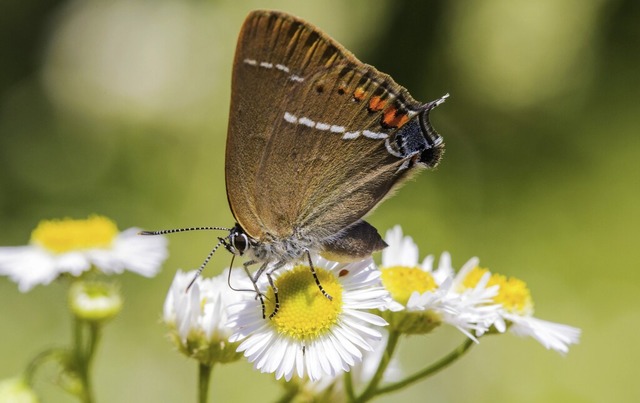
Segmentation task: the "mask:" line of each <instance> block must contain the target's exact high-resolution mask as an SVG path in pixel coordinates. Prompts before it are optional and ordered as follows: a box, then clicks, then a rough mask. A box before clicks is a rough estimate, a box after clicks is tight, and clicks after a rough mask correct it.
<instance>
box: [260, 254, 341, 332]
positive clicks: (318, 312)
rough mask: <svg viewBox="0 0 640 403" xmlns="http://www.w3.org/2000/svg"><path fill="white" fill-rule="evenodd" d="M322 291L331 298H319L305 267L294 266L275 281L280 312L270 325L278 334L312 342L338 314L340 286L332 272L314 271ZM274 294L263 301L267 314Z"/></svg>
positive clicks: (329, 325) (316, 288)
mask: <svg viewBox="0 0 640 403" xmlns="http://www.w3.org/2000/svg"><path fill="white" fill-rule="evenodd" d="M316 273H317V275H318V279H319V280H320V284H322V288H324V290H325V291H326V292H327V293H328V294H329V295H330V296H331V297H332V300H329V299H328V298H327V297H325V296H324V295H322V292H320V289H319V288H318V285H317V284H316V282H315V281H314V279H313V276H312V275H311V271H310V269H309V267H308V266H303V265H298V266H296V267H294V268H293V270H291V271H287V272H286V273H284V274H282V275H281V276H280V277H278V279H277V280H276V281H275V285H276V287H277V288H278V298H279V299H280V309H279V310H278V313H277V314H276V315H275V316H274V317H273V318H272V319H271V321H270V323H271V324H272V326H274V327H275V329H276V331H277V332H278V333H279V334H283V335H286V336H288V337H291V338H293V339H297V340H302V341H305V340H310V339H315V338H317V337H318V336H321V335H323V334H325V333H327V332H328V331H329V330H330V329H332V328H333V327H334V326H335V325H336V323H337V322H338V319H339V317H340V314H341V313H342V291H343V289H342V285H341V284H340V282H338V279H337V278H336V277H335V275H334V274H333V273H331V272H330V271H327V270H323V269H318V268H316ZM274 302H275V299H274V293H273V290H272V289H270V290H269V292H268V293H267V298H266V299H265V303H266V308H267V312H273V309H274V307H275V306H274Z"/></svg>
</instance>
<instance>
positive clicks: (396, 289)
mask: <svg viewBox="0 0 640 403" xmlns="http://www.w3.org/2000/svg"><path fill="white" fill-rule="evenodd" d="M380 272H381V273H382V285H384V288H386V289H387V291H389V293H390V294H391V297H393V299H394V300H395V301H397V302H399V303H400V304H402V305H407V302H408V301H409V297H411V294H413V292H414V291H417V292H419V293H420V294H422V293H424V292H426V291H432V290H435V289H436V282H435V280H434V279H433V276H432V275H431V274H430V273H428V272H426V271H424V270H422V269H421V268H419V267H405V266H392V267H385V268H382V269H380Z"/></svg>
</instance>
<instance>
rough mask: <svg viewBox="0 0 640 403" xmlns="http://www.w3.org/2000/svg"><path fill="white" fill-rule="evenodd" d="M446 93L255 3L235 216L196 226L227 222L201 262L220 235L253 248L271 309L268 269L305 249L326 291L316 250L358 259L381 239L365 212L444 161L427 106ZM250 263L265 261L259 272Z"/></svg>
mask: <svg viewBox="0 0 640 403" xmlns="http://www.w3.org/2000/svg"><path fill="white" fill-rule="evenodd" d="M447 96H448V95H445V96H444V97H442V98H439V99H437V100H435V101H432V102H428V103H426V104H423V103H420V102H417V101H416V100H414V99H413V98H412V97H411V95H410V94H409V92H408V91H407V90H406V89H405V88H403V87H402V86H400V85H398V84H397V83H396V82H395V81H393V79H392V78H391V77H390V76H388V75H386V74H384V73H381V72H379V71H378V70H376V69H375V68H374V67H373V66H370V65H367V64H365V63H362V62H361V61H359V60H358V59H357V58H356V57H355V56H354V55H353V54H351V52H349V51H348V50H347V49H345V48H344V47H343V46H342V45H340V44H339V43H338V42H336V41H335V40H333V39H332V38H330V37H329V36H328V35H327V34H325V33H324V32H322V31H321V30H320V29H318V28H316V27H315V26H313V25H311V24H310V23H308V22H306V21H304V20H302V19H300V18H297V17H294V16H292V15H289V14H286V13H283V12H279V11H265V10H258V11H253V12H251V13H250V14H249V15H248V17H247V18H246V20H245V22H244V24H243V26H242V29H241V31H240V35H239V39H238V44H237V48H236V53H235V59H234V62H233V75H232V82H231V108H230V116H229V127H228V133H227V143H226V154H225V180H226V188H227V198H228V201H229V207H230V208H231V212H232V214H233V216H234V218H235V220H236V224H235V225H234V226H233V227H232V228H229V229H227V228H220V227H205V228H201V229H224V230H228V231H229V233H228V235H227V236H226V237H221V238H219V243H218V244H217V245H216V247H215V248H214V249H213V251H212V252H211V253H210V254H209V256H208V257H207V259H206V260H205V263H204V264H203V265H202V266H201V267H200V270H199V272H200V271H202V269H203V268H204V265H205V264H206V263H207V262H208V260H209V258H210V257H211V255H212V254H213V252H215V250H216V249H217V248H218V247H219V246H220V245H221V244H222V245H224V247H225V248H226V249H227V250H228V251H230V252H231V253H233V254H234V256H235V255H239V256H246V257H248V260H247V261H246V262H245V263H244V265H243V266H244V268H245V270H246V271H247V273H248V274H249V276H250V277H251V278H252V280H253V283H254V287H255V291H256V293H257V294H258V296H259V297H260V300H261V302H262V309H263V317H266V314H265V312H264V310H265V305H264V301H263V296H262V294H261V293H260V291H259V290H258V286H257V281H258V279H259V278H260V276H261V275H262V274H265V275H266V276H267V278H268V280H269V282H270V284H271V286H272V287H274V289H275V286H274V285H273V284H274V283H273V280H272V274H273V272H274V271H276V270H278V269H280V268H282V267H283V266H284V265H286V264H288V263H291V262H296V261H300V260H303V259H304V260H306V261H308V263H309V266H310V269H311V272H312V274H313V276H314V278H315V281H316V283H317V285H318V288H319V289H320V291H321V292H322V294H323V295H324V296H325V297H327V298H329V299H331V296H330V295H329V294H328V293H326V291H325V290H324V289H323V287H322V284H321V283H320V281H319V280H318V277H317V275H316V273H315V269H314V267H313V263H312V259H311V253H319V254H321V255H322V256H324V257H326V258H328V259H330V260H336V261H354V260H361V259H363V258H365V257H367V256H369V255H371V253H372V252H375V251H378V250H381V249H382V248H384V247H385V246H386V244H385V242H384V241H383V239H382V238H381V237H380V235H379V234H378V232H377V230H376V229H375V228H374V227H373V226H372V225H371V224H369V223H367V222H366V221H364V220H363V217H364V216H365V215H367V214H368V213H370V212H371V211H372V210H373V209H374V208H375V207H376V206H377V205H378V204H380V203H381V202H382V201H383V200H384V199H385V198H386V197H388V196H389V195H390V194H392V192H393V190H394V189H396V188H397V187H398V186H399V185H400V184H401V183H402V182H403V181H405V180H406V179H407V178H409V177H410V176H411V175H412V174H414V173H416V172H418V171H419V170H420V169H421V168H434V167H436V166H437V165H438V162H439V161H440V159H441V156H442V154H443V152H444V142H443V140H442V137H440V135H439V134H438V133H437V132H436V131H435V130H434V129H433V127H432V126H431V123H430V122H429V112H430V111H431V110H433V109H434V108H435V107H436V106H438V105H440V104H441V103H443V102H444V101H445V99H446V98H447ZM169 231H172V232H175V231H176V230H169ZM146 233H167V232H162V231H152V232H146ZM252 265H260V266H259V268H258V269H257V271H256V272H255V273H253V274H251V273H250V271H249V269H248V268H249V267H250V266H252ZM199 272H198V273H199ZM274 294H275V309H274V312H272V313H271V314H270V317H273V315H275V314H276V313H277V311H278V308H279V303H278V294H277V290H275V293H274Z"/></svg>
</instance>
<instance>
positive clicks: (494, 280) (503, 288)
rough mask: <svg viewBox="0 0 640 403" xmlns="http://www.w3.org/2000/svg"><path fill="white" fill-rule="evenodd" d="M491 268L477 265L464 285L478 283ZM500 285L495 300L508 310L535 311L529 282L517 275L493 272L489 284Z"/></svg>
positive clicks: (469, 285) (517, 311)
mask: <svg viewBox="0 0 640 403" xmlns="http://www.w3.org/2000/svg"><path fill="white" fill-rule="evenodd" d="M488 271H489V270H488V269H484V268H481V267H475V268H474V269H473V270H471V271H470V272H469V274H467V276H466V277H465V278H464V280H463V282H462V284H463V286H464V287H467V288H473V287H475V286H476V285H477V284H478V281H480V278H482V276H483V275H484V274H485V273H487V272H488ZM493 285H499V286H500V290H499V291H498V295H496V296H495V297H493V300H494V302H496V303H498V304H501V305H502V306H503V307H504V308H505V309H506V310H508V311H509V312H512V313H517V314H520V315H529V314H531V313H533V299H532V298H531V291H529V288H528V287H527V284H526V283H525V282H524V281H522V280H520V279H518V278H515V277H509V278H507V277H506V276H503V275H502V274H491V277H490V278H489V282H488V283H487V286H489V287H490V286H493Z"/></svg>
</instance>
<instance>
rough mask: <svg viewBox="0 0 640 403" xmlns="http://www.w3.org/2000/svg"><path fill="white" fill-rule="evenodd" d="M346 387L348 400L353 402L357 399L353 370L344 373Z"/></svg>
mask: <svg viewBox="0 0 640 403" xmlns="http://www.w3.org/2000/svg"><path fill="white" fill-rule="evenodd" d="M344 389H345V392H346V393H347V401H349V402H353V401H354V400H356V394H355V392H354V391H353V379H352V377H351V371H349V372H345V373H344Z"/></svg>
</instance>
